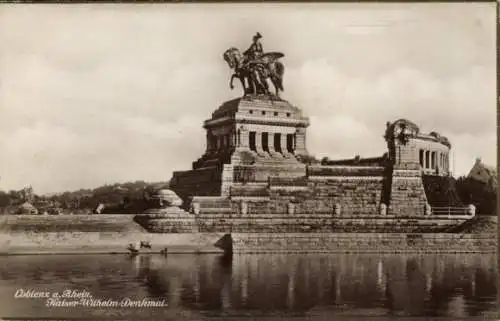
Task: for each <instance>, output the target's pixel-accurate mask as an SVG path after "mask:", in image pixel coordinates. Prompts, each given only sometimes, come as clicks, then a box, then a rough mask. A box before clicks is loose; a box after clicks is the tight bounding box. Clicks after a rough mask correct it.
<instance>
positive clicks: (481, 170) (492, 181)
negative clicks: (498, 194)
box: [467, 158, 497, 189]
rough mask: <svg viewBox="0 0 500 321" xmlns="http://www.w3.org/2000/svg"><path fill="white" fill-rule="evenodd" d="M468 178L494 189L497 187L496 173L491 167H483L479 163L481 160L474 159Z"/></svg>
mask: <svg viewBox="0 0 500 321" xmlns="http://www.w3.org/2000/svg"><path fill="white" fill-rule="evenodd" d="M467 177H468V178H472V179H474V180H476V181H480V182H483V183H485V184H489V185H490V186H492V187H493V188H495V189H496V186H497V171H496V169H495V168H494V167H493V166H489V165H485V164H483V162H482V161H481V158H476V163H474V166H472V169H471V170H470V172H469V175H468V176H467Z"/></svg>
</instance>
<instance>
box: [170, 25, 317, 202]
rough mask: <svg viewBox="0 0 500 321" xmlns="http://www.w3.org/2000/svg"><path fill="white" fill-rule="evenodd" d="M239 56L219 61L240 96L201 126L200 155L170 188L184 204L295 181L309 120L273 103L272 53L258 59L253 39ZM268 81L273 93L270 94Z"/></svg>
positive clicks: (279, 73)
mask: <svg viewBox="0 0 500 321" xmlns="http://www.w3.org/2000/svg"><path fill="white" fill-rule="evenodd" d="M261 37H262V36H261V35H260V33H257V35H256V36H255V37H254V43H253V44H252V46H251V47H250V48H249V50H247V51H245V53H244V54H245V55H244V56H243V55H241V54H240V53H239V50H238V49H236V48H230V49H228V50H227V51H226V52H225V53H224V55H223V57H224V59H225V60H226V61H227V62H228V65H229V66H230V68H233V69H234V70H235V74H233V76H232V78H234V77H237V78H239V79H240V80H241V83H242V86H243V92H244V94H243V96H242V97H239V98H236V99H233V100H230V101H227V102H225V103H223V104H222V105H221V106H220V107H219V108H218V109H217V110H215V111H214V112H213V113H212V117H211V118H210V119H208V120H206V121H205V122H204V124H203V127H204V128H205V130H206V150H205V153H204V154H203V155H202V156H201V157H200V158H199V159H198V160H197V161H195V162H194V163H193V165H192V169H191V170H188V171H182V172H175V173H174V175H173V178H172V180H171V182H170V184H171V188H172V189H173V190H174V191H175V192H177V193H178V194H179V195H180V196H181V198H182V199H183V200H184V201H188V200H189V197H192V196H229V195H230V192H231V187H232V186H235V184H236V185H238V184H242V183H248V182H260V183H265V182H267V180H268V179H269V177H271V176H278V177H300V176H304V175H305V168H306V167H305V165H304V164H302V163H301V162H300V161H299V160H298V159H299V157H303V156H307V149H306V129H307V127H308V126H309V119H308V118H307V117H305V116H303V114H302V111H301V110H300V108H298V107H296V106H294V105H292V104H291V103H289V102H287V101H285V100H283V99H281V98H280V97H279V94H278V93H279V91H281V90H283V85H282V84H283V72H284V66H283V64H282V63H281V62H280V61H279V58H281V57H283V56H284V55H283V54H281V53H277V52H272V53H263V52H261V49H262V46H261V45H260V42H259V39H260V38H261ZM268 81H270V82H271V83H273V84H274V85H275V88H276V93H271V92H270V91H269V90H268V88H269V85H268Z"/></svg>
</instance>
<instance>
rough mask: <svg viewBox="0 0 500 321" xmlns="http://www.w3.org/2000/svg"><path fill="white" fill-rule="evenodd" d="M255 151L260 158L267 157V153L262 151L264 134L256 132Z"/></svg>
mask: <svg viewBox="0 0 500 321" xmlns="http://www.w3.org/2000/svg"><path fill="white" fill-rule="evenodd" d="M255 151H256V152H257V154H258V155H259V156H266V154H267V153H266V152H264V150H263V149H262V132H255Z"/></svg>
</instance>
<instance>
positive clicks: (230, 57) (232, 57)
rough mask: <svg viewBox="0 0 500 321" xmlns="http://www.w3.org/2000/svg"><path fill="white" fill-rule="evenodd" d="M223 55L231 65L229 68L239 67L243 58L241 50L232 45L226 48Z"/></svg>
mask: <svg viewBox="0 0 500 321" xmlns="http://www.w3.org/2000/svg"><path fill="white" fill-rule="evenodd" d="M222 57H223V58H224V60H225V61H226V62H227V64H228V65H229V68H231V69H234V68H236V67H238V65H239V64H240V62H241V60H242V58H243V57H242V56H241V53H240V51H239V50H238V49H237V48H235V47H231V48H229V49H228V50H226V51H225V52H224V54H223V55H222Z"/></svg>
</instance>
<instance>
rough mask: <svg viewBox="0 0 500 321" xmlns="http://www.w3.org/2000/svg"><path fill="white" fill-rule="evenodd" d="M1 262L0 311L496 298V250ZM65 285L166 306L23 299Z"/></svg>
mask: <svg viewBox="0 0 500 321" xmlns="http://www.w3.org/2000/svg"><path fill="white" fill-rule="evenodd" d="M1 262H2V264H0V316H3V317H24V318H32V317H52V318H61V319H66V318H69V317H88V318H100V317H105V316H107V317H128V318H132V319H139V318H150V317H160V316H161V317H168V316H170V317H172V318H174V319H176V320H180V319H193V320H206V319H211V318H217V317H221V316H225V317H228V316H231V317H237V318H241V317H243V316H249V317H251V318H249V319H252V318H257V319H258V318H260V317H262V318H263V317H264V316H274V318H275V319H281V317H292V316H296V317H300V316H302V317H307V318H309V319H311V318H314V317H318V318H321V319H322V320H325V319H328V320H329V319H333V318H335V317H340V316H344V317H345V316H357V317H367V319H372V318H375V317H385V318H387V317H389V316H435V317H438V316H448V317H453V318H459V317H468V318H470V317H472V316H493V315H494V314H495V311H496V306H497V301H498V299H497V286H496V285H497V278H496V274H497V273H496V265H497V264H496V256H495V255H348V254H345V255H339V254H331V255H327V254H310V255H298V254H297V255H277V254H269V255H234V256H233V257H232V258H230V257H223V256H221V255H215V254H213V255H212V254H210V255H209V254H205V255H191V254H177V255H175V254H169V255H168V256H167V257H165V256H161V255H153V254H151V255H139V256H136V257H133V258H132V257H129V256H127V255H52V256H50V255H39V256H5V257H2V258H1ZM20 289H22V290H23V291H22V292H24V296H25V297H19V296H22V295H20V294H21V291H20ZM64 290H74V291H80V292H79V293H80V294H81V293H85V292H84V291H86V293H87V294H86V295H89V296H91V297H92V299H93V300H95V301H93V302H98V300H101V301H100V302H105V301H106V300H108V301H107V302H110V300H111V301H116V302H124V301H123V300H124V299H125V298H129V299H130V300H131V301H140V300H142V299H145V300H147V301H148V302H160V303H161V302H163V303H165V302H166V305H164V306H162V307H152V306H143V307H131V306H125V307H121V306H120V307H113V306H106V305H105V306H100V307H96V306H89V305H88V304H87V305H84V304H82V305H80V306H75V307H62V306H54V303H52V304H53V306H47V304H48V302H49V301H48V300H47V299H46V298H33V297H26V296H29V295H28V294H27V293H30V292H29V291H31V293H34V292H48V293H49V294H50V295H52V294H53V293H56V292H58V293H63V291H64ZM16 292H17V294H18V297H16ZM77 296H78V295H77V294H76V292H74V297H73V298H69V299H68V300H66V299H60V300H59V301H58V302H62V301H64V300H66V301H67V302H68V301H71V300H73V301H79V300H81V299H80V298H76V297H77ZM162 300H163V301H162ZM51 302H54V301H51ZM87 302H89V301H87ZM126 302H130V301H126ZM141 302H144V301H141Z"/></svg>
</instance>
